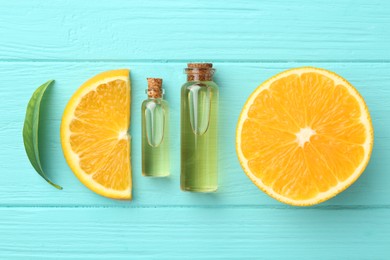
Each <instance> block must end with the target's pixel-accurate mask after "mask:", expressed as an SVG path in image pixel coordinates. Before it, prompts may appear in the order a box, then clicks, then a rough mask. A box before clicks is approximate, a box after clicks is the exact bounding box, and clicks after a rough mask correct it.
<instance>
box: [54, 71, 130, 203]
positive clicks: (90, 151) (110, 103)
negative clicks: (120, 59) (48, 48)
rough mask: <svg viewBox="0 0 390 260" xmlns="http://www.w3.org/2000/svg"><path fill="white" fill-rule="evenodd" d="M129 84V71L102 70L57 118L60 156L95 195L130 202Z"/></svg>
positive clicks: (74, 96) (82, 88)
mask: <svg viewBox="0 0 390 260" xmlns="http://www.w3.org/2000/svg"><path fill="white" fill-rule="evenodd" d="M129 122H130V81H129V71H128V70H114V71H107V72H103V73H101V74H99V75H97V76H95V77H93V78H91V79H90V80H88V81H87V82H86V83H84V84H83V85H82V86H81V87H80V88H79V89H78V90H77V92H76V93H75V94H74V95H73V96H72V98H71V99H70V101H69V103H68V105H67V107H66V108H65V112H64V115H63V119H62V124H61V143H62V148H63V151H64V155H65V158H66V160H67V162H68V164H69V166H70V168H71V169H72V171H73V172H74V174H75V175H76V176H77V177H78V178H79V179H80V181H81V182H82V183H83V184H84V185H85V186H87V187H88V188H89V189H91V190H93V191H94V192H96V193H98V194H100V195H102V196H106V197H109V198H116V199H130V198H131V166H130V136H129V134H128V129H129Z"/></svg>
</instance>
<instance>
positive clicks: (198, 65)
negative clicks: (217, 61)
mask: <svg viewBox="0 0 390 260" xmlns="http://www.w3.org/2000/svg"><path fill="white" fill-rule="evenodd" d="M187 67H188V68H191V69H211V68H212V67H213V64H212V63H187Z"/></svg>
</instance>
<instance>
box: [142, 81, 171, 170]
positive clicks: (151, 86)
mask: <svg viewBox="0 0 390 260" xmlns="http://www.w3.org/2000/svg"><path fill="white" fill-rule="evenodd" d="M147 81H148V89H147V95H148V98H147V99H146V100H145V101H144V102H143V103H142V108H141V111H142V115H141V116H142V174H143V175H144V176H149V177H165V176H168V175H169V125H168V121H169V108H168V102H167V101H165V100H164V99H163V94H164V90H163V88H162V79H158V78H148V79H147Z"/></svg>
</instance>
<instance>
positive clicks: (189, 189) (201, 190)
mask: <svg viewBox="0 0 390 260" xmlns="http://www.w3.org/2000/svg"><path fill="white" fill-rule="evenodd" d="M181 190H182V191H186V192H199V193H213V192H216V191H217V190H218V187H209V188H196V187H181Z"/></svg>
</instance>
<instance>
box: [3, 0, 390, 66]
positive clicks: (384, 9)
mask: <svg viewBox="0 0 390 260" xmlns="http://www.w3.org/2000/svg"><path fill="white" fill-rule="evenodd" d="M0 5H1V11H0V25H1V26H0V38H1V39H0V59H3V60H15V59H16V60H18V59H30V60H53V59H54V60H56V59H61V60H80V59H81V60H91V59H94V60H96V59H100V60H183V59H184V60H188V59H189V60H213V61H219V60H238V61H243V60H247V61H248V60H255V61H259V60H260V61H265V60H266V61H279V60H282V61H306V60H316V61H334V60H344V61H346V60H348V61H350V60H353V61H356V60H357V61H362V60H370V61H372V60H387V61H389V60H390V52H389V51H388V46H390V33H389V32H390V15H389V9H390V2H389V1H380V0H359V1H353V2H351V1H349V0H341V1H306V0H299V1H294V2H293V3H286V1H284V0H276V1H261V2H259V1H255V0H252V1H231V2H229V4H228V5H227V4H226V3H225V1H223V0H215V1H207V0H199V1H181V2H180V3H178V2H177V1H173V0H167V1H127V0H112V1H61V0H55V1H49V2H48V1H45V0H22V1H7V0H2V1H0Z"/></svg>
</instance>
